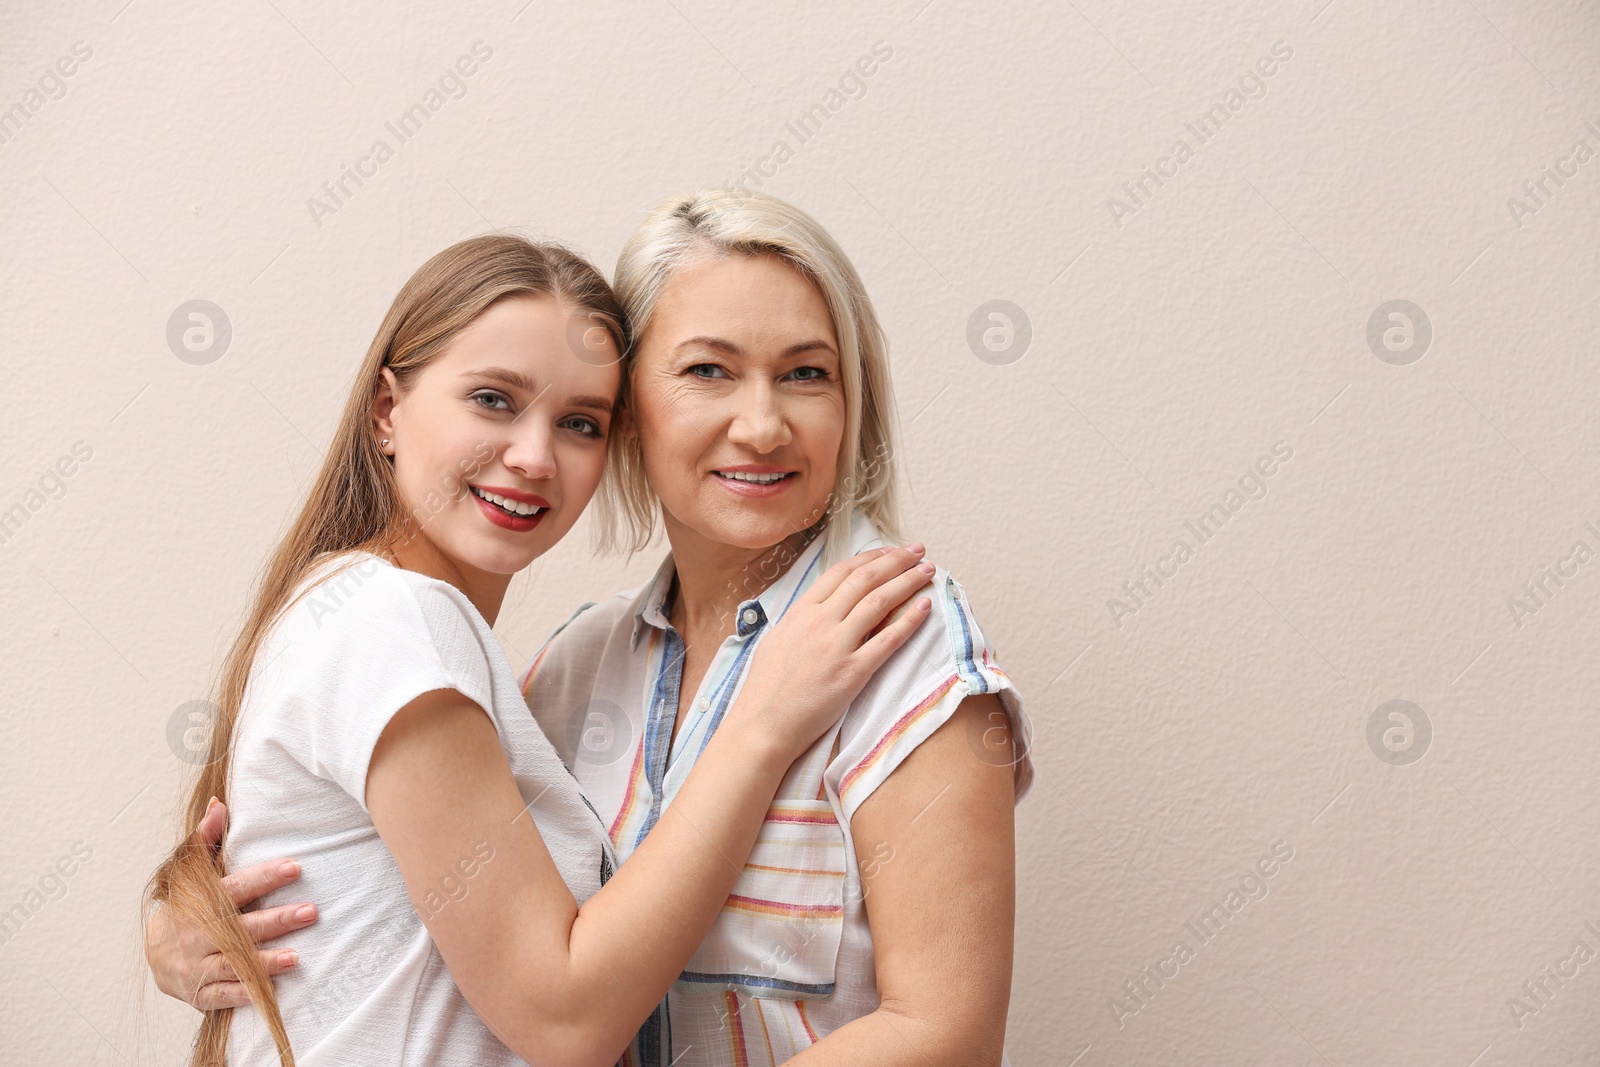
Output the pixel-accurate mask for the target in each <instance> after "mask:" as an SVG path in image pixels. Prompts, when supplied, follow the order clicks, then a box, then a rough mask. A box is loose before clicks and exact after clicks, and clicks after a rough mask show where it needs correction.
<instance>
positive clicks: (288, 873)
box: [278, 860, 300, 878]
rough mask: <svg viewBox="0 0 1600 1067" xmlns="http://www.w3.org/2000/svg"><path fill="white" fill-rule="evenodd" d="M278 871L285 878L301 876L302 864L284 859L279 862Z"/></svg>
mask: <svg viewBox="0 0 1600 1067" xmlns="http://www.w3.org/2000/svg"><path fill="white" fill-rule="evenodd" d="M278 873H279V874H281V875H283V876H284V877H285V878H298V877H300V864H299V863H297V862H295V861H294V860H284V861H283V862H282V863H280V864H278Z"/></svg>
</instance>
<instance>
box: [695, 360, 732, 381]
mask: <svg viewBox="0 0 1600 1067" xmlns="http://www.w3.org/2000/svg"><path fill="white" fill-rule="evenodd" d="M688 373H690V374H692V375H694V376H695V377H696V378H726V377H727V376H728V373H727V371H725V370H723V369H722V368H721V367H719V366H717V365H716V364H715V363H696V364H695V365H694V366H692V367H690V368H689V369H688Z"/></svg>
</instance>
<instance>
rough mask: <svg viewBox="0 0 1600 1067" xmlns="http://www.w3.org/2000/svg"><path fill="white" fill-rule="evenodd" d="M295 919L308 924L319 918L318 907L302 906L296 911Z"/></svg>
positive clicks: (312, 905) (311, 905)
mask: <svg viewBox="0 0 1600 1067" xmlns="http://www.w3.org/2000/svg"><path fill="white" fill-rule="evenodd" d="M294 917H295V918H296V919H298V920H300V921H301V922H303V923H308V922H310V921H311V920H312V919H315V918H316V917H317V906H316V905H315V904H302V905H300V906H299V907H298V908H296V909H294Z"/></svg>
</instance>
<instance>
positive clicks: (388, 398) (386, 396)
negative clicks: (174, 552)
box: [372, 367, 400, 456]
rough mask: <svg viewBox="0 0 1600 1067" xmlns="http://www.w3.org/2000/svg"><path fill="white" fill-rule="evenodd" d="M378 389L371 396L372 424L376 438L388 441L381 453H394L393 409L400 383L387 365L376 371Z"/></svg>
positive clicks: (398, 400)
mask: <svg viewBox="0 0 1600 1067" xmlns="http://www.w3.org/2000/svg"><path fill="white" fill-rule="evenodd" d="M378 375H379V377H378V391H377V392H376V393H375V394H374V395H373V397H372V426H373V429H374V430H376V431H377V434H378V440H380V441H382V440H384V439H385V438H387V439H388V441H389V443H388V444H387V445H384V446H382V447H383V454H384V455H386V456H392V455H394V411H395V406H396V405H397V404H398V403H399V402H400V383H399V382H397V381H396V380H395V376H394V371H393V370H391V369H389V368H388V367H383V368H380V369H379V371H378Z"/></svg>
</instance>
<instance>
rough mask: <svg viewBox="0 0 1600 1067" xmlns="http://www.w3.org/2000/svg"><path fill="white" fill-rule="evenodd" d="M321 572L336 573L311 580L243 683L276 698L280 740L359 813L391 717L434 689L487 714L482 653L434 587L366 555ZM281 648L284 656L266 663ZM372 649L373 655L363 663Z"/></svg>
mask: <svg viewBox="0 0 1600 1067" xmlns="http://www.w3.org/2000/svg"><path fill="white" fill-rule="evenodd" d="M328 571H336V573H333V574H332V575H331V576H330V577H326V578H325V579H324V580H322V581H320V582H317V581H316V579H317V577H318V576H319V575H314V576H313V579H312V581H313V582H314V583H315V584H313V585H312V586H311V588H310V590H309V592H308V593H307V594H306V595H305V596H303V597H302V598H301V599H300V600H299V601H298V602H297V603H296V604H294V605H293V607H292V608H291V609H290V611H289V614H288V616H287V617H286V618H285V620H284V623H283V625H281V626H280V628H279V632H278V634H277V635H276V637H277V642H276V643H277V644H278V647H277V648H274V649H269V650H268V651H267V652H266V653H265V658H264V660H263V669H261V670H260V671H258V676H257V679H254V680H253V684H254V683H255V681H259V682H260V683H262V684H263V685H266V686H274V687H275V688H277V691H278V692H279V693H280V694H281V695H283V696H284V697H285V698H286V699H284V700H281V701H279V702H277V703H275V704H274V706H273V708H272V712H271V714H273V715H274V717H275V718H277V719H278V720H279V722H280V723H282V724H283V726H284V727H285V729H283V730H281V732H280V733H279V738H280V742H281V743H284V744H285V745H286V746H287V747H288V748H289V751H290V753H291V754H292V755H294V756H295V757H296V758H297V759H299V761H300V762H301V763H303V764H304V765H305V767H306V768H307V769H308V770H310V771H311V772H312V773H314V774H316V775H317V776H318V777H321V778H326V779H328V780H329V781H332V782H336V783H338V785H339V786H340V787H341V788H342V789H344V791H345V792H347V793H349V794H350V796H351V797H353V798H354V799H355V800H356V801H357V802H358V803H359V804H360V805H361V807H362V810H366V783H367V769H368V767H369V766H370V764H371V761H372V751H373V749H374V748H375V747H376V745H377V743H378V738H379V736H380V735H382V733H383V731H384V729H385V728H386V727H387V726H388V725H389V721H390V720H391V719H392V718H394V715H395V713H396V712H398V711H399V710H400V709H401V708H403V707H405V706H406V705H407V704H409V703H411V702H412V701H413V700H415V699H416V698H417V697H419V696H421V695H422V694H424V693H429V692H433V691H434V690H439V689H453V690H456V691H457V692H459V693H461V694H462V695H463V696H465V697H466V698H467V699H468V700H471V701H472V702H473V703H474V704H477V705H478V706H479V707H480V708H483V709H484V710H485V711H490V710H491V709H492V708H493V689H492V686H491V684H490V677H489V673H490V672H489V650H488V649H486V648H485V647H484V645H483V642H482V640H481V638H480V635H479V634H478V632H477V630H476V627H475V626H474V624H473V620H472V618H471V616H470V615H469V614H468V613H469V612H474V611H475V609H473V608H472V606H471V603H470V602H469V601H467V600H466V598H465V597H464V596H463V595H462V594H461V593H460V592H459V591H457V590H455V589H453V588H451V587H449V586H448V585H446V584H445V583H443V582H436V581H431V580H428V579H424V578H420V576H418V575H415V574H412V573H410V572H407V571H403V570H399V569H397V568H395V567H392V566H390V565H388V564H386V563H384V562H382V561H381V560H379V559H378V558H377V557H375V556H366V557H364V558H361V557H357V558H355V559H354V560H352V558H350V557H346V558H345V559H344V560H342V561H341V562H340V563H338V564H335V565H332V566H329V567H326V568H325V569H324V571H323V572H320V573H327V572H328ZM419 579H420V580H419ZM290 643H292V645H293V649H292V654H289V655H282V654H280V655H278V656H277V658H276V659H275V660H274V659H271V658H270V657H272V656H273V655H274V653H284V652H287V651H289V650H288V648H287V647H286V646H287V645H288V644H290ZM375 646H376V647H378V648H381V649H382V655H373V649H374V647H375ZM280 665H281V666H282V667H283V671H282V672H280V671H276V670H275V668H277V667H279V666H280ZM284 672H291V673H292V678H290V677H286V676H285V673H284ZM490 717H491V719H492V718H493V715H491V716H490Z"/></svg>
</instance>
